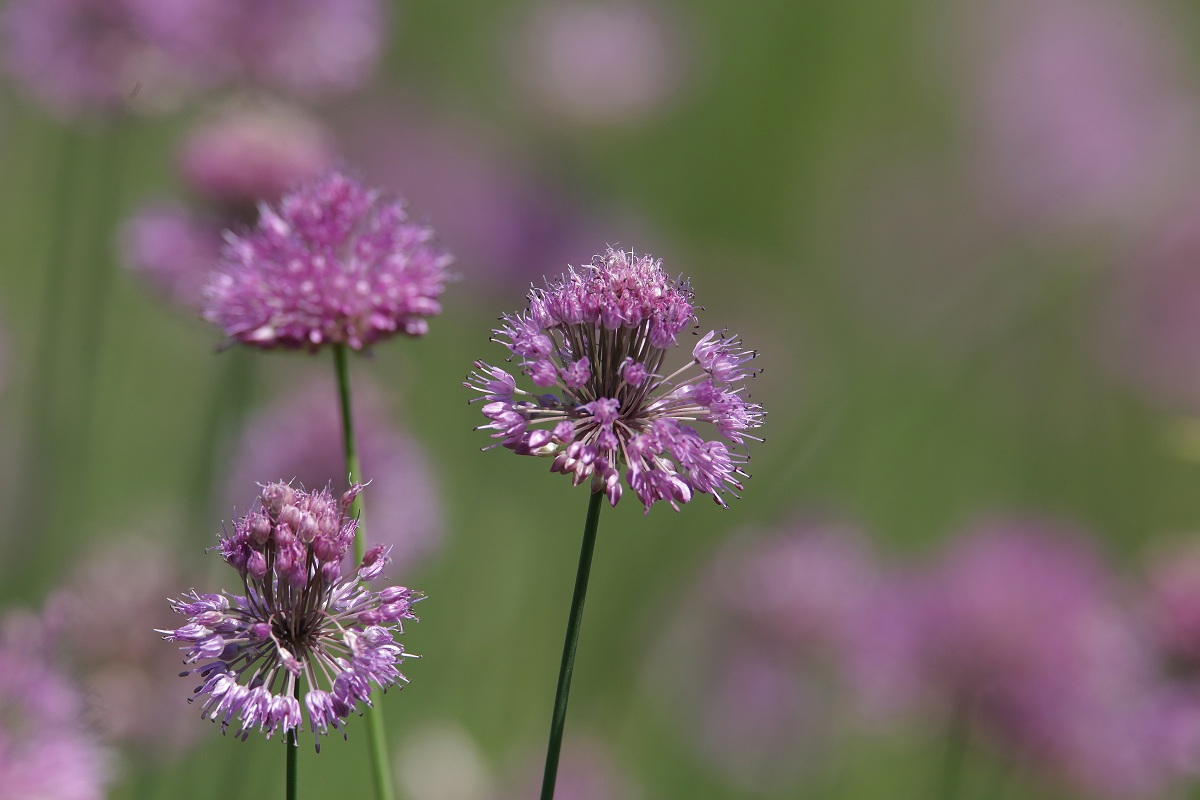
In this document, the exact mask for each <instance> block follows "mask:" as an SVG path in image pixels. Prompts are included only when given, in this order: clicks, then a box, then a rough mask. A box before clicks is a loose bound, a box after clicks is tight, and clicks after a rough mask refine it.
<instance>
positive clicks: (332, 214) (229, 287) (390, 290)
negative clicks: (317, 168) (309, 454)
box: [204, 172, 452, 352]
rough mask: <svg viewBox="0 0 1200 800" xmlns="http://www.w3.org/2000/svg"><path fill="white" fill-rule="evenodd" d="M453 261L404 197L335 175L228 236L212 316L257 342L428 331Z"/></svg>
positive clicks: (312, 347)
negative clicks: (253, 225)
mask: <svg viewBox="0 0 1200 800" xmlns="http://www.w3.org/2000/svg"><path fill="white" fill-rule="evenodd" d="M451 261H452V259H451V256H450V254H449V253H447V252H446V251H445V250H443V249H442V248H441V247H440V246H439V245H438V244H437V243H436V242H435V241H434V235H433V230H432V229H431V228H429V227H428V226H426V225H422V224H418V223H415V222H412V221H411V220H410V219H409V218H408V214H407V213H406V212H405V210H404V205H403V204H402V203H401V202H400V201H399V200H394V199H389V198H386V197H384V196H383V195H382V194H381V193H380V192H378V191H375V190H371V189H368V188H367V187H365V186H364V185H363V184H361V183H359V182H358V181H357V180H355V179H353V178H351V177H349V176H347V175H344V174H342V173H339V172H334V173H331V174H329V175H327V176H325V177H324V178H321V179H320V180H318V181H316V182H314V183H311V184H308V185H306V186H303V187H301V188H299V189H297V190H295V191H293V192H290V193H289V194H287V195H285V196H284V198H283V200H281V201H280V202H279V205H278V208H273V207H271V206H268V205H263V206H262V207H261V209H260V217H259V222H258V226H257V228H255V229H253V230H251V231H247V232H245V233H242V234H230V235H229V236H228V241H227V243H226V246H225V250H224V253H223V257H222V259H221V262H220V264H219V265H218V267H217V270H216V272H215V273H214V275H213V276H212V279H211V280H210V281H209V283H208V285H207V286H206V287H205V308H204V318H205V319H207V320H208V321H209V322H212V323H213V324H215V325H218V326H220V327H221V328H222V330H224V332H225V335H226V336H227V337H228V339H229V340H230V341H231V342H240V343H242V344H245V345H249V346H251V347H258V348H262V349H273V348H291V349H295V348H304V349H307V350H309V351H313V352H315V351H316V350H318V349H320V348H321V347H322V346H324V345H327V344H345V345H347V346H349V347H350V348H352V349H354V350H362V349H364V348H366V347H369V346H370V345H372V344H374V343H375V342H378V341H381V340H383V339H387V338H389V337H391V336H395V335H397V334H404V335H407V336H422V335H424V334H425V333H426V332H427V331H428V330H429V322H428V318H429V317H431V316H434V315H436V314H438V313H440V312H441V304H440V303H439V301H438V299H439V298H440V297H441V294H442V291H443V289H444V288H445V285H446V282H447V281H448V280H449V279H450V274H449V272H448V271H447V270H448V267H449V266H450V263H451Z"/></svg>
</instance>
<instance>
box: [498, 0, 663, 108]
mask: <svg viewBox="0 0 1200 800" xmlns="http://www.w3.org/2000/svg"><path fill="white" fill-rule="evenodd" d="M682 30H683V26H681V25H679V24H678V23H677V21H675V20H673V19H671V18H670V16H669V15H667V14H666V13H665V10H663V9H658V8H655V7H654V5H653V4H646V3H633V2H628V0H600V1H597V0H587V1H586V2H579V0H571V1H570V2H558V3H541V4H540V5H539V6H537V7H536V8H534V9H533V11H532V13H531V14H530V15H529V17H528V18H527V19H526V20H525V21H524V23H523V25H522V26H521V29H520V30H519V31H518V32H517V33H516V34H515V35H510V36H506V37H505V38H506V42H505V43H506V45H507V46H508V47H509V50H510V52H509V54H508V55H509V61H510V62H511V65H512V66H511V68H512V72H513V76H514V78H515V79H516V81H517V83H518V85H519V86H520V88H521V89H523V91H524V93H525V95H526V99H527V101H528V102H529V104H530V105H532V106H534V107H536V108H538V109H539V110H540V111H542V112H543V113H544V114H546V115H547V116H549V117H552V118H558V119H562V120H565V121H567V122H570V123H574V124H577V125H588V126H597V127H616V126H620V125H629V124H631V123H635V122H639V121H641V120H643V119H645V118H647V117H650V116H652V115H653V114H655V113H656V112H660V111H661V110H662V109H663V107H664V106H666V105H667V104H668V103H669V102H670V101H671V100H672V99H673V97H674V96H675V95H676V94H677V93H678V91H679V89H680V87H681V85H682V83H683V80H684V77H685V72H686V65H685V61H686V58H685V53H684V47H683V42H682V41H680V39H681V31H682Z"/></svg>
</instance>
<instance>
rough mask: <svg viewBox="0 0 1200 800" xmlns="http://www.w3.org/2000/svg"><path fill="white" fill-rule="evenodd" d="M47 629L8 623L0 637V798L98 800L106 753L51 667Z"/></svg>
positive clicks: (78, 700) (77, 700)
mask: <svg viewBox="0 0 1200 800" xmlns="http://www.w3.org/2000/svg"><path fill="white" fill-rule="evenodd" d="M41 627H42V626H41V624H40V622H39V621H38V620H37V619H29V618H27V619H24V620H21V619H19V618H16V617H12V616H10V617H9V618H8V619H6V620H5V621H4V626H3V628H4V630H3V636H0V796H3V797H5V798H14V800H25V799H26V798H29V799H30V800H33V798H36V799H37V800H100V798H102V797H104V796H105V794H106V793H105V791H104V784H105V783H106V782H107V779H108V777H109V776H108V767H107V764H106V763H105V756H104V751H103V750H102V749H101V748H100V746H99V744H98V743H97V742H96V740H95V738H94V737H93V736H91V735H90V734H89V733H88V732H87V730H86V729H85V728H84V726H83V725H82V724H81V719H82V716H83V710H84V706H83V698H82V697H81V696H80V694H79V692H78V690H76V689H75V687H73V686H72V685H71V684H70V683H69V682H68V681H67V680H66V679H65V678H64V677H63V676H62V675H61V674H60V673H59V672H58V670H56V669H55V668H54V667H53V666H52V665H51V664H50V663H48V658H47V656H46V652H45V643H44V642H42V641H40V640H41V639H42V638H43V637H44V633H43V631H42V630H41Z"/></svg>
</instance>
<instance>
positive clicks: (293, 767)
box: [284, 680, 300, 800]
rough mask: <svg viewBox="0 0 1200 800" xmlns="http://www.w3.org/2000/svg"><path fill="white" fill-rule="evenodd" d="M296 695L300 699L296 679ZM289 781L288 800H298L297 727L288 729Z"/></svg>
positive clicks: (287, 787)
mask: <svg viewBox="0 0 1200 800" xmlns="http://www.w3.org/2000/svg"><path fill="white" fill-rule="evenodd" d="M293 691H294V693H295V695H296V700H297V702H299V700H300V681H299V680H297V681H296V688H295V689H294V690H293ZM285 747H287V781H286V788H285V790H284V794H285V798H286V800H296V785H297V783H298V782H299V781H298V775H297V772H298V769H297V758H298V756H299V755H300V753H299V751H300V747H299V746H298V745H297V743H296V729H295V728H292V729H291V730H290V731H288V740H287V744H286V745H285Z"/></svg>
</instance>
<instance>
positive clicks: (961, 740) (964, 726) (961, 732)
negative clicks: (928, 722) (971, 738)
mask: <svg viewBox="0 0 1200 800" xmlns="http://www.w3.org/2000/svg"><path fill="white" fill-rule="evenodd" d="M970 728H971V718H970V701H969V700H967V699H959V700H958V701H956V703H955V707H954V709H953V710H952V711H951V712H950V722H949V724H948V725H947V726H946V751H945V754H944V755H943V756H942V765H941V769H940V772H939V773H938V784H937V793H936V794H935V795H934V797H935V798H938V800H954V798H955V797H957V796H958V795H959V794H960V793H961V790H962V780H963V770H964V767H965V761H966V755H967V739H968V734H969V732H970Z"/></svg>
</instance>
